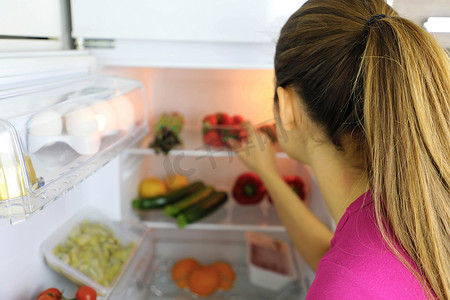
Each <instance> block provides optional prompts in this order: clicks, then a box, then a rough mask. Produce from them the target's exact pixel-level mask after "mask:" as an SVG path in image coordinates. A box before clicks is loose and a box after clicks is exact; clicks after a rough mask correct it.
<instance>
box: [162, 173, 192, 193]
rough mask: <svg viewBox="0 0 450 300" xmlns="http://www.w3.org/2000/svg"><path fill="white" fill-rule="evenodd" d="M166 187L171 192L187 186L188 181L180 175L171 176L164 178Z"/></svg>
mask: <svg viewBox="0 0 450 300" xmlns="http://www.w3.org/2000/svg"><path fill="white" fill-rule="evenodd" d="M166 185H167V187H168V188H169V190H171V191H173V190H176V189H179V188H182V187H185V186H187V185H189V180H188V179H187V178H186V177H185V176H183V175H180V174H172V175H169V176H168V177H167V178H166Z"/></svg>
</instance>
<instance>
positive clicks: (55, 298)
mask: <svg viewBox="0 0 450 300" xmlns="http://www.w3.org/2000/svg"><path fill="white" fill-rule="evenodd" d="M42 296H47V297H43V298H42V299H41V297H42ZM61 298H62V293H61V291H60V290H58V289H57V288H49V289H46V290H45V291H43V292H41V293H40V294H39V296H38V299H39V300H45V299H49V300H61Z"/></svg>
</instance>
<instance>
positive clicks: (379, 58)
mask: <svg viewBox="0 0 450 300" xmlns="http://www.w3.org/2000/svg"><path fill="white" fill-rule="evenodd" d="M374 16H376V17H374ZM275 77H276V82H275V86H276V93H275V108H276V110H275V112H276V113H277V111H280V112H281V111H282V110H283V105H284V104H283V103H279V102H278V101H277V100H278V99H279V98H280V97H282V96H283V95H281V94H282V93H283V92H286V91H294V92H295V94H296V96H297V99H298V101H300V102H301V103H300V104H299V106H298V107H300V108H301V110H303V111H304V112H305V113H306V114H307V116H308V119H309V120H310V121H311V122H312V123H313V124H314V125H315V127H316V128H319V129H320V130H321V132H322V133H323V135H324V136H325V138H327V139H328V140H329V142H330V143H332V144H334V146H335V147H336V148H337V149H338V150H345V151H346V150H351V151H360V154H362V156H363V158H364V165H365V171H366V173H367V175H368V178H369V182H370V186H371V190H372V193H373V194H374V198H375V199H376V203H375V204H376V209H377V219H378V224H379V226H380V227H383V226H382V225H383V224H382V222H381V216H382V215H384V216H385V217H386V218H387V220H388V223H389V224H390V226H391V227H392V229H393V231H394V234H395V237H396V238H397V239H398V240H399V241H400V243H401V245H402V247H403V248H404V249H405V250H406V252H407V253H408V254H409V255H410V256H411V257H412V259H413V260H414V261H415V263H416V264H417V265H418V266H419V269H420V273H421V274H420V275H419V274H417V276H418V277H420V278H422V279H423V278H425V279H426V280H427V281H428V282H429V284H430V286H431V287H432V288H433V290H434V291H435V292H436V294H437V295H438V296H439V297H441V298H446V297H447V298H450V237H449V232H450V204H449V201H450V200H449V199H450V80H449V78H450V61H449V57H448V55H447V53H446V52H445V51H444V50H443V49H442V47H440V46H439V45H438V43H437V42H436V41H435V40H434V39H433V38H432V37H431V36H430V35H429V34H428V33H427V32H426V31H425V30H423V29H422V28H420V27H419V26H417V25H415V24H413V23H412V22H410V21H408V20H406V19H404V18H401V17H400V16H398V15H397V14H396V12H395V11H394V10H393V9H392V8H391V7H389V6H388V5H387V4H386V3H385V2H384V1H382V0H310V1H308V2H306V3H305V4H304V5H303V6H302V7H301V8H300V9H299V10H298V11H297V12H295V13H294V14H293V15H292V16H291V17H290V18H289V20H288V21H287V23H286V24H285V26H284V27H283V29H282V30H281V33H280V37H279V40H278V43H277V48H276V54H275ZM281 102H282V101H281ZM283 116H284V114H283V113H281V117H282V119H283ZM281 121H283V120H281ZM279 123H280V124H283V122H279ZM285 123H289V122H285ZM349 140H350V141H351V142H352V143H351V144H352V145H353V146H352V149H347V148H346V147H345V146H348V145H349V143H347V141H349ZM344 141H345V142H346V143H344ZM291 148H292V147H291ZM291 150H292V149H291ZM382 232H383V233H384V235H385V237H386V239H388V238H387V233H386V232H387V231H386V230H383V228H382ZM430 233H432V234H430ZM393 251H394V252H395V251H396V250H395V249H393Z"/></svg>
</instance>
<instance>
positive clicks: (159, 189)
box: [139, 177, 167, 198]
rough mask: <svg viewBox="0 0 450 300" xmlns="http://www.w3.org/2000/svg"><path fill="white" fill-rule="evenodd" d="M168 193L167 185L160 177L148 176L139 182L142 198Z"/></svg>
mask: <svg viewBox="0 0 450 300" xmlns="http://www.w3.org/2000/svg"><path fill="white" fill-rule="evenodd" d="M166 193H167V186H166V184H165V183H164V181H162V180H161V179H159V178H156V177H148V178H145V179H144V180H142V181H141V182H140V183H139V196H140V197H142V198H150V197H155V196H159V195H164V194H166Z"/></svg>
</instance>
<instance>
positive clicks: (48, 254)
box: [41, 207, 145, 297]
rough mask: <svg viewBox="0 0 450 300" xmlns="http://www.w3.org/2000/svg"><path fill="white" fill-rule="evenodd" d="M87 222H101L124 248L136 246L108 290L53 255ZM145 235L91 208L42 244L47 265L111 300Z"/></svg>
mask: <svg viewBox="0 0 450 300" xmlns="http://www.w3.org/2000/svg"><path fill="white" fill-rule="evenodd" d="M84 221H88V222H93V223H97V222H98V223H100V224H103V225H105V226H106V227H107V228H109V229H110V230H112V232H113V233H114V235H115V237H116V238H117V239H118V240H119V241H120V243H121V244H122V245H123V246H125V245H132V246H133V250H132V251H131V252H130V254H129V255H128V257H127V259H126V261H125V262H124V263H123V264H122V267H121V269H120V271H119V272H118V273H117V275H116V276H115V279H114V281H113V282H112V284H110V285H109V286H105V285H102V284H100V283H98V282H96V281H94V280H93V279H91V278H90V277H89V276H87V275H85V274H84V273H83V272H81V271H79V270H78V269H76V268H74V267H72V266H70V265H69V264H67V263H66V262H64V261H63V260H61V259H60V258H58V256H57V255H55V254H54V252H53V251H54V249H55V248H56V247H57V246H58V245H61V244H63V243H65V242H66V241H67V240H68V238H69V234H70V233H71V232H72V230H73V229H74V228H75V227H76V226H78V225H80V224H82V222H84ZM144 233H145V228H144V227H143V226H138V225H130V224H125V223H120V222H117V221H112V220H111V219H109V218H108V217H106V216H104V215H103V214H102V213H101V212H100V211H98V210H96V209H94V208H91V207H86V208H84V209H82V210H81V211H80V212H79V213H77V214H76V215H75V216H74V217H72V218H71V219H70V220H69V221H67V222H66V223H65V224H64V225H63V226H62V227H61V228H58V230H57V231H55V232H54V233H53V234H51V235H50V236H49V237H48V238H47V239H46V240H45V241H44V242H43V243H42V246H41V250H42V253H43V255H44V258H45V261H46V262H47V264H48V265H49V266H50V267H51V268H52V269H54V270H55V271H57V272H58V273H60V274H62V275H64V276H65V277H67V278H69V279H70V280H72V281H73V282H75V283H76V284H77V285H88V286H90V287H92V288H94V289H95V290H96V291H97V293H98V294H99V295H101V296H104V297H107V296H108V295H109V294H110V293H111V291H112V290H113V288H114V286H115V285H116V283H117V282H118V281H119V280H120V277H121V276H122V274H123V272H124V271H125V270H126V268H127V266H128V264H129V263H130V261H131V260H132V258H133V256H134V254H135V252H136V251H137V249H138V248H139V247H140V245H141V243H142V240H143V237H144ZM78 255H79V256H80V257H81V255H83V254H78ZM94 259H96V256H95V255H94V256H93V257H92V260H94Z"/></svg>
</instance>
